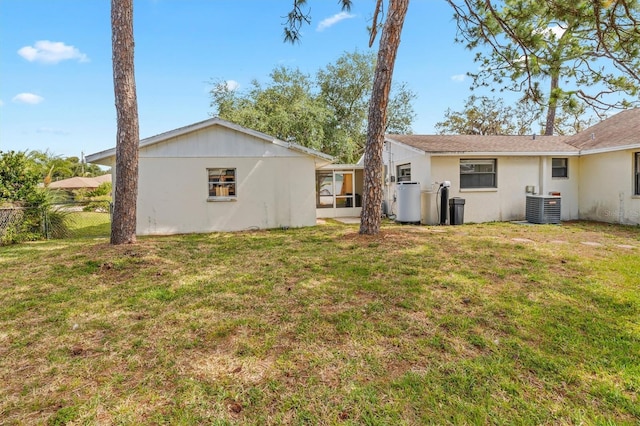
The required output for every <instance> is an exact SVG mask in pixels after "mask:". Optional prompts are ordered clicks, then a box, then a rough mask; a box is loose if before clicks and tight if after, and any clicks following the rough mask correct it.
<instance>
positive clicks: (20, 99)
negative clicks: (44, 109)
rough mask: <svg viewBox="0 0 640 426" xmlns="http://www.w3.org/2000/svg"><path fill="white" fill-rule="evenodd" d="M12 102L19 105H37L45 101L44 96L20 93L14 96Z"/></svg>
mask: <svg viewBox="0 0 640 426" xmlns="http://www.w3.org/2000/svg"><path fill="white" fill-rule="evenodd" d="M12 101H13V102H17V103H19V104H29V105H37V104H39V103H40V102H42V101H44V98H43V97H42V96H38V95H34V94H33V93H20V94H18V95H16V96H14V97H13V99H12Z"/></svg>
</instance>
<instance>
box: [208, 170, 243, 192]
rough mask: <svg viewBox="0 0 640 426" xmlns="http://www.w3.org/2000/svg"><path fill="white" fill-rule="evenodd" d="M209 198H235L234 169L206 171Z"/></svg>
mask: <svg viewBox="0 0 640 426" xmlns="http://www.w3.org/2000/svg"><path fill="white" fill-rule="evenodd" d="M207 173H208V175H209V198H211V199H216V198H229V197H236V196H237V195H238V193H237V192H236V169H226V168H225V169H207Z"/></svg>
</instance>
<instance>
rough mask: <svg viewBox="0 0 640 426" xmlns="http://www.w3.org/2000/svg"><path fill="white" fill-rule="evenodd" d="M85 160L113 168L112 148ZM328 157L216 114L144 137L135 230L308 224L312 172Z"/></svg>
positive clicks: (312, 209) (311, 221) (312, 216)
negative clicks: (239, 124)
mask: <svg viewBox="0 0 640 426" xmlns="http://www.w3.org/2000/svg"><path fill="white" fill-rule="evenodd" d="M87 161H89V162H91V163H97V164H102V165H107V166H110V167H112V169H113V173H114V176H115V175H116V174H117V173H118V171H117V169H116V164H115V149H110V150H107V151H103V152H99V153H96V154H92V155H89V156H87ZM331 161H332V158H331V157H330V156H328V155H325V154H322V153H320V152H318V151H314V150H311V149H308V148H305V147H302V146H299V145H296V144H294V143H289V142H284V141H281V140H278V139H275V138H273V137H271V136H268V135H266V134H264V133H261V132H257V131H254V130H250V129H247V128H245V127H242V126H238V125H236V124H233V123H230V122H228V121H225V120H222V119H219V118H212V119H209V120H206V121H202V122H199V123H195V124H192V125H190V126H186V127H182V128H179V129H176V130H172V131H170V132H167V133H163V134H160V135H157V136H153V137H150V138H147V139H143V140H141V141H140V151H139V178H138V203H137V234H138V235H158V234H178V233H194V232H213V231H238V230H248V229H265V228H280V227H284V228H286V227H301V226H312V225H315V224H316V196H315V182H316V177H315V176H316V175H315V171H316V169H318V168H321V167H323V166H326V165H328V164H330V163H331Z"/></svg>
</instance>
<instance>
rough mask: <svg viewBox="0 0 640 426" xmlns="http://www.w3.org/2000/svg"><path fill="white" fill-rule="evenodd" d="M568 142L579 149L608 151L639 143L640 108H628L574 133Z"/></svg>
mask: <svg viewBox="0 0 640 426" xmlns="http://www.w3.org/2000/svg"><path fill="white" fill-rule="evenodd" d="M569 144H571V145H573V146H575V147H576V148H579V149H580V150H581V151H587V153H588V151H609V150H616V149H624V148H627V147H635V146H638V145H640V108H634V109H628V110H625V111H622V112H619V113H618V114H616V115H613V116H611V117H609V118H607V119H606V120H603V121H601V122H600V123H598V124H596V125H593V126H591V127H589V128H588V129H586V130H584V131H582V132H580V133H578V134H576V135H574V136H572V137H571V139H570V140H569Z"/></svg>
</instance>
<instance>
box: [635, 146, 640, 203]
mask: <svg viewBox="0 0 640 426" xmlns="http://www.w3.org/2000/svg"><path fill="white" fill-rule="evenodd" d="M634 155H635V170H634V172H635V178H636V179H635V180H636V182H635V185H634V186H635V188H634V189H635V191H634V195H640V152H636V153H635V154H634Z"/></svg>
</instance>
